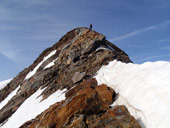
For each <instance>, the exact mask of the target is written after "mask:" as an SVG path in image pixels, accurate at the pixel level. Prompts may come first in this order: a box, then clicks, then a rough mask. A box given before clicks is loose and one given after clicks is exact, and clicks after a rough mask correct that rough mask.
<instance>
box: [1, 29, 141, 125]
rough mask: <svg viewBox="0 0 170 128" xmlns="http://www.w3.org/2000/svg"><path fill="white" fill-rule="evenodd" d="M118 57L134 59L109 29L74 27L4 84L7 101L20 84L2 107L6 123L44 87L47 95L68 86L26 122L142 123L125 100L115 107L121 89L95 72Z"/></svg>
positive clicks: (2, 116)
mask: <svg viewBox="0 0 170 128" xmlns="http://www.w3.org/2000/svg"><path fill="white" fill-rule="evenodd" d="M113 60H118V61H122V62H124V63H129V62H131V60H130V59H129V57H128V55H127V54H126V53H125V52H124V51H123V50H121V49H120V48H118V47H117V46H115V45H114V44H112V43H110V42H109V41H107V40H106V37H105V36H104V35H103V34H100V33H98V32H96V31H93V30H90V29H88V28H84V27H83V28H76V29H73V30H72V31H70V32H68V33H67V34H66V35H64V36H63V37H62V38H61V39H60V40H59V41H58V42H57V43H55V44H54V45H53V46H52V47H50V48H47V49H46V50H44V51H43V52H42V53H41V54H40V56H39V57H38V58H37V59H36V60H35V61H34V63H33V64H32V65H30V66H29V67H28V68H25V69H24V70H23V71H22V72H20V73H19V74H18V75H17V76H16V77H15V78H14V79H13V80H12V81H11V82H10V83H9V84H8V85H7V86H5V87H4V88H3V89H1V90H0V102H2V101H4V100H5V99H6V97H8V96H9V95H10V94H11V92H12V91H14V90H16V89H17V88H18V89H17V93H16V94H15V95H14V96H13V97H12V98H11V99H10V100H9V101H8V103H7V104H6V105H5V106H3V107H2V108H1V110H0V124H1V127H2V128H3V126H4V125H5V124H6V123H8V119H9V118H10V117H12V116H13V114H14V113H15V112H16V111H17V110H18V109H19V108H20V106H21V105H22V104H23V103H24V102H25V101H26V100H27V99H28V98H29V97H30V96H32V95H33V94H34V93H35V92H37V91H38V90H39V89H43V91H42V93H41V96H42V101H43V100H48V97H49V96H51V95H52V94H53V93H55V92H56V91H57V90H64V89H65V90H66V91H65V99H64V100H62V101H60V102H56V103H54V104H53V105H51V106H50V107H49V108H48V109H46V110H45V111H44V112H42V113H41V114H39V115H37V117H36V118H34V119H32V120H28V121H27V122H25V123H24V124H22V126H20V128H140V125H139V124H138V122H137V121H136V120H135V119H134V118H133V117H132V116H131V115H130V113H129V112H128V110H127V109H126V107H125V106H115V107H111V105H112V104H113V102H114V100H115V99H116V97H117V94H116V92H115V91H114V90H113V89H112V88H110V87H108V86H107V85H104V84H103V85H98V83H97V81H96V80H95V79H94V78H93V77H94V76H95V74H96V72H97V71H98V70H99V69H100V68H101V66H103V65H107V64H108V63H109V62H110V61H113ZM21 118H22V117H21Z"/></svg>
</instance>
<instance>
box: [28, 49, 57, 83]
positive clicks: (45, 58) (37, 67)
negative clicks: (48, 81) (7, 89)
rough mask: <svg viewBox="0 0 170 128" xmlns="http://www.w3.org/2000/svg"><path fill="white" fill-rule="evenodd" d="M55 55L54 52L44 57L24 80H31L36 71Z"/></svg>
mask: <svg viewBox="0 0 170 128" xmlns="http://www.w3.org/2000/svg"><path fill="white" fill-rule="evenodd" d="M55 53H56V50H54V51H52V52H51V53H49V54H48V55H47V56H45V57H44V58H43V60H42V61H41V62H40V63H39V64H38V65H37V66H36V67H35V68H34V69H33V70H32V71H30V72H29V73H28V74H27V76H26V77H25V80H27V79H29V78H31V77H32V76H33V75H34V74H35V73H36V72H37V70H38V69H39V67H40V66H41V65H42V64H43V63H44V62H45V61H46V60H48V59H49V58H50V57H52V56H53V55H55Z"/></svg>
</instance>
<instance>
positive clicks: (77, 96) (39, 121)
mask: <svg viewBox="0 0 170 128" xmlns="http://www.w3.org/2000/svg"><path fill="white" fill-rule="evenodd" d="M80 86H82V88H81V90H80V91H77V92H76V91H75V92H74V94H73V95H72V96H70V97H68V98H67V99H66V100H65V101H63V102H61V103H56V104H54V105H52V106H51V107H50V108H49V109H48V110H46V111H45V112H44V113H42V114H41V115H39V116H37V118H36V119H34V120H32V121H29V122H26V123H25V124H23V125H22V126H21V127H20V128H140V126H139V124H138V123H137V122H136V120H135V119H134V118H133V117H132V116H131V115H130V114H129V112H128V110H127V109H126V107H125V106H116V107H115V108H110V105H111V104H112V103H113V101H114V98H115V96H116V93H115V91H114V90H113V89H111V88H109V87H107V86H106V85H99V86H97V81H96V80H95V79H89V80H87V81H84V82H82V83H81V85H80ZM75 88H79V87H75Z"/></svg>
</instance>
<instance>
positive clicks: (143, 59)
mask: <svg viewBox="0 0 170 128" xmlns="http://www.w3.org/2000/svg"><path fill="white" fill-rule="evenodd" d="M169 56H170V54H163V55H151V54H148V55H143V57H138V58H142V59H138V58H136V57H135V58H136V59H133V60H134V61H135V62H137V63H143V62H146V61H153V60H155V59H159V58H162V57H169Z"/></svg>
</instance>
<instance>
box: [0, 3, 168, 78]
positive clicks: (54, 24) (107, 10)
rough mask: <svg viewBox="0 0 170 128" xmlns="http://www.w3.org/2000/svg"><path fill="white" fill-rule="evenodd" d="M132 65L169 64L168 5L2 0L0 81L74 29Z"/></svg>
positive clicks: (23, 66) (16, 72)
mask: <svg viewBox="0 0 170 128" xmlns="http://www.w3.org/2000/svg"><path fill="white" fill-rule="evenodd" d="M91 23H92V24H93V29H94V30H96V31H98V32H100V33H103V34H104V35H106V38H107V39H108V40H109V41H111V42H112V43H114V44H116V45H117V46H118V47H120V48H121V49H123V50H124V51H125V52H126V53H127V54H128V55H129V56H130V58H131V60H132V61H133V62H134V63H143V62H146V61H158V60H165V61H170V1H169V0H83V1H82V0H2V1H1V3H0V80H5V79H8V78H13V77H14V76H16V75H17V74H18V73H19V72H20V71H22V70H23V69H24V68H26V67H28V66H29V65H30V64H32V63H33V61H34V60H35V59H36V58H37V57H38V55H39V54H40V53H41V52H42V51H43V50H44V49H45V48H47V47H49V46H51V45H53V44H54V43H55V42H57V41H58V40H59V39H60V38H61V36H63V35H64V34H65V33H66V32H68V31H70V30H71V29H73V28H75V27H84V26H85V27H89V24H91Z"/></svg>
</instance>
